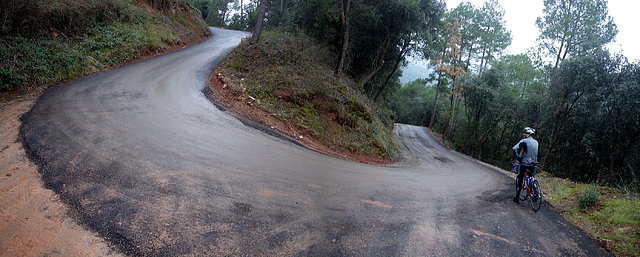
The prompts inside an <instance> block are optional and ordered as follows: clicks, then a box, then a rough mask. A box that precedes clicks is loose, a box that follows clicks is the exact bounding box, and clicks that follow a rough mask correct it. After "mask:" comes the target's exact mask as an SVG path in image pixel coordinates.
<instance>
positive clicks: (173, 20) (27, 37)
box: [0, 0, 211, 97]
mask: <svg viewBox="0 0 640 257" xmlns="http://www.w3.org/2000/svg"><path fill="white" fill-rule="evenodd" d="M0 9H2V10H5V11H3V12H2V13H0V18H2V21H1V22H0V26H1V27H0V59H1V60H2V62H0V92H2V91H5V92H6V91H9V90H13V91H14V92H16V93H17V94H23V93H25V92H30V91H41V89H42V88H44V87H46V86H47V85H50V84H53V83H58V82H62V81H66V80H69V79H73V78H77V77H82V76H86V75H88V74H91V73H94V72H97V71H100V70H105V69H108V68H111V67H115V66H119V65H122V64H124V63H127V62H130V61H132V60H135V59H138V58H141V57H144V56H149V55H155V54H158V53H161V52H165V51H167V50H169V49H172V48H175V47H178V46H183V45H185V44H188V43H192V42H196V41H198V40H201V39H203V38H205V37H207V36H209V35H210V34H211V32H210V31H209V29H208V28H207V26H206V24H205V23H204V22H203V21H202V18H201V15H200V13H199V11H198V10H196V9H195V8H193V7H192V6H191V5H190V4H189V3H188V2H187V1H186V0H174V1H169V0H137V1H136V0H57V1H52V3H50V4H42V3H40V1H36V0H27V1H22V0H7V1H2V3H0ZM5 97H6V94H5Z"/></svg>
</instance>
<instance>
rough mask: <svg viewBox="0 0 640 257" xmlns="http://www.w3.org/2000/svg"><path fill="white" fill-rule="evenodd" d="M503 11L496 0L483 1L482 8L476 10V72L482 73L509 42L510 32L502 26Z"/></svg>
mask: <svg viewBox="0 0 640 257" xmlns="http://www.w3.org/2000/svg"><path fill="white" fill-rule="evenodd" d="M503 17H504V11H503V10H502V8H501V7H500V5H499V4H498V1H497V0H490V1H487V2H485V3H484V5H483V7H482V9H480V11H479V12H477V17H476V19H478V26H479V29H480V32H479V33H478V34H479V35H478V36H479V43H478V44H479V47H480V49H481V51H480V52H481V56H480V66H479V68H478V70H479V71H478V73H482V72H483V71H484V70H485V69H486V68H487V65H488V64H489V62H490V61H492V60H493V59H494V58H495V55H497V54H500V53H501V52H502V51H504V49H506V48H507V47H508V46H509V45H510V44H511V33H510V32H509V31H507V29H506V28H505V27H504V20H503Z"/></svg>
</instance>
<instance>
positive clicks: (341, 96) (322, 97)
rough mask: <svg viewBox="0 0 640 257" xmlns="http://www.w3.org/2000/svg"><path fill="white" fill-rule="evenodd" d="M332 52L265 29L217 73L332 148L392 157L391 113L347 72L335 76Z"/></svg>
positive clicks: (300, 37) (395, 153) (395, 149)
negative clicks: (258, 39) (265, 31)
mask: <svg viewBox="0 0 640 257" xmlns="http://www.w3.org/2000/svg"><path fill="white" fill-rule="evenodd" d="M335 56H336V54H335V53H332V52H331V51H329V50H328V48H327V47H325V46H322V45H319V44H318V43H316V42H314V40H312V39H311V38H308V37H306V36H303V35H295V36H293V35H289V34H284V33H276V32H268V33H265V34H264V35H263V37H262V40H261V42H260V43H259V44H256V45H250V44H249V43H248V42H243V43H242V44H241V45H240V46H239V47H237V48H236V49H235V50H234V51H233V52H231V53H230V54H229V55H228V56H227V57H226V58H224V59H223V60H222V61H221V62H220V64H219V66H218V68H217V69H216V73H224V74H228V76H229V77H230V80H231V82H232V83H230V84H231V88H232V90H236V91H238V92H239V93H241V94H243V95H245V96H246V97H250V98H255V99H257V101H256V104H257V105H258V106H259V107H260V108H262V109H264V110H266V111H267V112H268V113H270V114H272V115H273V116H275V117H277V118H278V119H280V120H282V121H286V122H291V123H293V124H295V125H297V126H300V127H302V128H303V129H304V130H307V132H308V134H310V135H311V136H312V137H314V138H315V139H316V140H317V141H318V142H320V143H321V144H323V145H325V146H327V147H329V148H330V149H332V150H336V151H338V152H340V151H347V152H348V153H355V154H364V155H365V156H367V155H368V156H376V157H383V158H385V159H387V160H393V159H395V158H397V157H398V154H399V150H398V147H397V145H396V142H395V138H394V136H393V134H392V133H391V128H392V127H393V121H392V119H391V118H390V112H389V111H387V110H384V109H382V108H379V107H378V106H376V105H374V104H373V103H372V102H371V101H370V100H369V99H367V98H366V96H364V95H363V94H362V93H361V92H360V91H359V90H357V89H355V88H356V85H355V83H354V81H353V80H352V79H350V78H349V77H347V76H342V75H340V76H335V75H334V73H333V63H335V59H334V57H335ZM365 159H366V158H365Z"/></svg>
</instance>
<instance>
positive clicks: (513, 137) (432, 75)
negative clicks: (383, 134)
mask: <svg viewBox="0 0 640 257" xmlns="http://www.w3.org/2000/svg"><path fill="white" fill-rule="evenodd" d="M193 4H194V5H195V6H196V8H198V9H199V10H200V11H201V13H202V15H203V18H204V19H205V21H206V22H207V24H209V25H212V26H221V27H227V28H232V29H240V30H248V31H251V30H253V29H254V28H255V25H256V20H257V19H256V17H258V15H259V13H260V12H259V11H260V8H259V6H260V5H261V4H263V5H264V6H265V8H264V16H265V19H264V28H265V29H266V30H274V31H279V32H284V33H304V34H306V35H308V36H311V37H313V38H315V40H317V41H318V42H319V43H322V44H325V45H327V46H329V47H330V48H331V49H333V51H332V53H333V54H334V56H332V58H333V60H334V62H335V67H336V68H335V73H336V74H337V73H343V74H346V75H348V76H350V77H351V78H353V79H354V80H355V81H356V82H357V83H356V84H357V86H358V87H359V89H360V90H362V91H363V92H364V93H365V94H366V95H367V96H369V97H370V98H371V99H372V100H373V101H375V102H376V103H377V105H378V106H379V108H388V109H390V110H392V111H393V112H394V113H395V117H394V118H395V120H396V121H397V122H399V123H406V124H414V125H419V126H425V127H429V128H431V129H432V130H434V131H436V132H440V133H442V134H443V135H444V136H445V137H446V138H447V139H448V140H449V141H450V142H451V144H452V146H453V147H454V148H455V149H456V150H458V151H460V152H462V153H465V154H467V155H470V156H472V157H474V158H477V159H480V160H483V161H486V162H489V163H492V164H494V165H497V166H499V167H503V168H507V167H509V164H510V163H511V162H512V161H513V158H512V155H511V151H510V149H511V147H512V146H513V145H514V144H515V143H516V142H517V141H518V140H519V139H520V138H521V136H522V135H521V132H522V129H523V128H524V127H533V128H535V129H536V130H537V135H536V139H537V140H538V141H539V142H540V146H541V148H540V154H539V161H540V165H541V168H542V169H543V170H544V171H547V172H549V173H551V174H553V175H555V176H559V177H564V178H570V179H572V180H574V181H580V182H586V183H597V184H601V185H608V186H615V187H618V188H621V189H624V190H628V191H632V192H638V191H640V180H639V179H638V176H639V175H640V172H639V171H638V168H637V167H638V166H639V165H640V150H639V141H640V140H639V139H640V138H639V137H640V112H638V110H639V109H640V63H638V62H637V61H636V62H630V61H628V60H627V58H625V57H624V56H622V55H620V54H614V53H610V52H609V51H608V50H607V49H606V48H605V45H606V44H607V43H609V42H611V41H612V40H614V38H615V36H616V34H617V32H618V30H617V28H616V25H615V23H614V22H613V19H612V17H611V16H609V14H608V7H607V1H605V0H581V1H578V0H545V1H544V11H543V15H542V16H541V17H538V19H537V21H536V26H537V27H538V28H539V33H540V34H539V36H538V40H537V42H536V43H537V47H535V48H532V49H530V50H529V51H528V52H527V53H524V54H517V55H509V54H506V53H505V49H506V48H507V47H508V46H509V45H510V43H511V39H512V38H511V33H510V31H508V30H507V29H506V28H505V21H504V19H503V16H504V11H503V10H502V8H501V6H500V5H499V3H498V2H497V1H496V0H488V1H487V2H485V4H484V5H483V6H479V7H476V6H473V5H472V4H470V3H462V4H460V5H459V6H452V7H447V6H446V5H445V4H444V2H442V1H438V0H367V1H365V0H235V1H232V0H196V1H194V2H193ZM409 57H412V58H414V59H420V60H425V61H428V62H429V63H431V64H432V69H431V70H425V74H424V77H425V78H424V79H417V80H415V81H413V82H410V83H407V84H406V85H401V84H400V80H399V77H400V76H401V75H402V67H403V66H404V65H406V64H407V62H408V61H407V60H408V58H409ZM331 75H332V74H327V76H331Z"/></svg>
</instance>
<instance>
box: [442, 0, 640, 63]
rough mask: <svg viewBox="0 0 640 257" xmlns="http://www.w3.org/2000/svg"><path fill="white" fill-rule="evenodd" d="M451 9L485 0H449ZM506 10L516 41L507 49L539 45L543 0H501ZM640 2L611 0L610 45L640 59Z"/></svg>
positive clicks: (518, 50) (513, 51)
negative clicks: (612, 28) (613, 26)
mask: <svg viewBox="0 0 640 257" xmlns="http://www.w3.org/2000/svg"><path fill="white" fill-rule="evenodd" d="M445 2H446V4H447V9H451V8H454V7H456V6H458V4H460V3H461V2H471V4H473V5H474V6H476V7H478V8H479V7H482V5H483V4H484V2H485V0H445ZM498 2H499V3H500V5H501V6H502V8H503V9H504V11H505V15H504V20H505V23H506V24H505V25H506V27H507V29H508V30H509V31H511V37H512V42H511V45H510V46H509V47H508V48H507V53H509V54H519V53H524V52H525V51H526V49H527V48H529V47H533V46H535V45H536V39H537V38H538V35H540V31H539V30H538V28H537V27H536V25H535V22H536V19H537V18H538V17H541V16H543V13H542V10H543V9H544V4H543V0H526V1H523V0H498ZM638 10H640V1H629V0H609V15H610V16H611V17H613V22H614V23H615V24H616V25H617V26H618V35H617V36H616V38H615V39H614V41H615V42H612V43H610V44H608V45H607V48H609V50H610V51H611V52H614V53H617V52H621V53H622V54H623V55H624V56H626V57H627V58H629V60H630V61H638V60H640V34H639V33H638V25H640V15H638Z"/></svg>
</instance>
